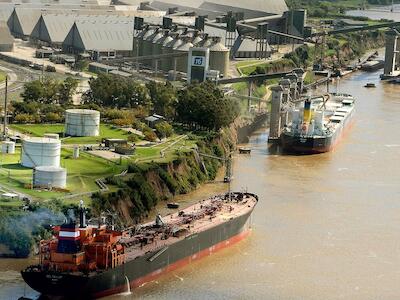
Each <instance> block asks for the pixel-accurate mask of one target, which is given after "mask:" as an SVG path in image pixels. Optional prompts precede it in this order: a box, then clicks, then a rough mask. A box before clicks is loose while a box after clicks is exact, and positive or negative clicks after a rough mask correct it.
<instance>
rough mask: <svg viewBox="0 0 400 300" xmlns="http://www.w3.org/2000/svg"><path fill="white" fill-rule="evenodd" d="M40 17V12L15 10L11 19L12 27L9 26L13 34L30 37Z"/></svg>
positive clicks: (22, 9)
mask: <svg viewBox="0 0 400 300" xmlns="http://www.w3.org/2000/svg"><path fill="white" fill-rule="evenodd" d="M40 15H41V11H40V10H31V9H24V8H15V9H14V11H13V13H12V15H11V17H10V22H11V23H12V26H10V24H9V27H10V30H11V32H13V33H17V34H20V35H25V36H28V35H30V34H31V32H32V30H33V28H34V27H35V25H36V23H37V22H38V20H39V18H40Z"/></svg>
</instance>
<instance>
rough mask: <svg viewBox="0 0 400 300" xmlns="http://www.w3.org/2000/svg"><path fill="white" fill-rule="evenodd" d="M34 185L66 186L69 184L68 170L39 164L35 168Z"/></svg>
mask: <svg viewBox="0 0 400 300" xmlns="http://www.w3.org/2000/svg"><path fill="white" fill-rule="evenodd" d="M32 182H33V186H34V187H41V188H65V187H66V186H67V170H66V169H64V168H60V167H53V166H39V167H36V168H35V169H34V170H33V178H32Z"/></svg>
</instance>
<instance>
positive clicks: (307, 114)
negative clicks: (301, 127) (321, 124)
mask: <svg viewBox="0 0 400 300" xmlns="http://www.w3.org/2000/svg"><path fill="white" fill-rule="evenodd" d="M310 122H311V98H307V99H306V100H305V101H304V113H303V123H305V124H307V125H308V124H310Z"/></svg>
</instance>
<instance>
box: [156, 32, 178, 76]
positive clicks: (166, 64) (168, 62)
mask: <svg viewBox="0 0 400 300" xmlns="http://www.w3.org/2000/svg"><path fill="white" fill-rule="evenodd" d="M171 37H172V40H171V41H170V42H169V43H167V44H166V45H165V46H164V47H163V49H162V54H172V53H173V52H174V49H176V48H177V47H179V46H180V45H181V44H182V43H183V42H182V40H181V39H180V36H179V34H178V33H173V34H171ZM161 65H162V69H163V70H164V71H166V72H168V71H169V70H171V69H173V68H174V58H171V57H165V58H163V59H162V61H161Z"/></svg>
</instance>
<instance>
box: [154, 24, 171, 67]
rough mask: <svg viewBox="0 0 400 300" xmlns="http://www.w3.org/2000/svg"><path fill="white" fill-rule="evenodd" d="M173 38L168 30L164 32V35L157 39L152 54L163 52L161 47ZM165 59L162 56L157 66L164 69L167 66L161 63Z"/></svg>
mask: <svg viewBox="0 0 400 300" xmlns="http://www.w3.org/2000/svg"><path fill="white" fill-rule="evenodd" d="M172 40H173V37H172V36H171V35H170V32H169V31H166V32H164V36H163V37H162V38H161V39H159V40H158V41H157V43H156V44H155V45H154V54H155V55H159V54H162V53H163V48H164V47H165V46H166V45H167V44H168V43H170V42H171V41H172ZM165 61H166V59H164V58H162V59H161V64H160V65H159V68H160V69H161V70H166V68H167V67H164V66H163V63H165Z"/></svg>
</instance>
